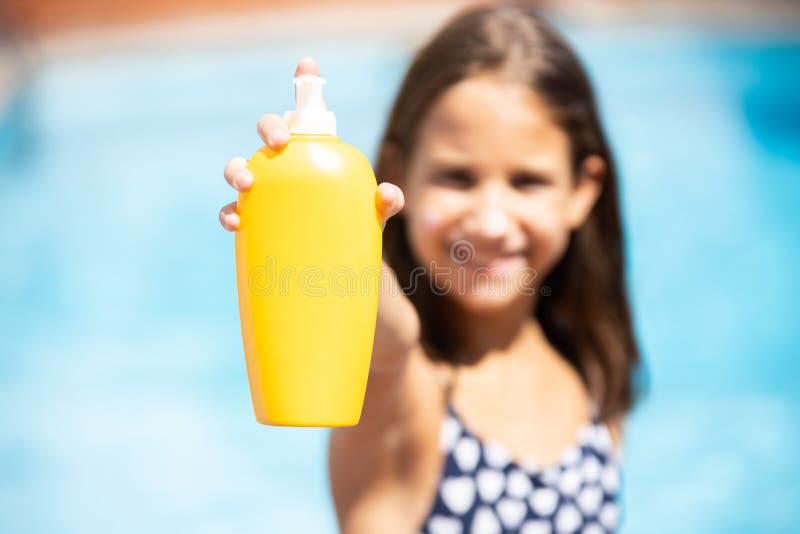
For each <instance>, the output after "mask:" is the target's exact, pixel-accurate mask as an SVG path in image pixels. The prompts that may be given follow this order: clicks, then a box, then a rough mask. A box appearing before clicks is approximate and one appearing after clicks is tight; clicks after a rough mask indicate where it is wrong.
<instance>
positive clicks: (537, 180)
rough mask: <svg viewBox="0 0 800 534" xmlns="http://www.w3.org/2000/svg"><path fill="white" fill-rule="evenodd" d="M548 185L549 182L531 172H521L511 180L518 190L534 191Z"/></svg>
mask: <svg viewBox="0 0 800 534" xmlns="http://www.w3.org/2000/svg"><path fill="white" fill-rule="evenodd" d="M546 183H547V180H546V179H545V178H544V177H542V176H539V175H536V174H532V173H529V172H520V173H517V174H515V175H514V176H513V177H512V178H511V185H513V186H514V187H516V188H517V189H533V188H535V187H539V186H542V185H545V184H546Z"/></svg>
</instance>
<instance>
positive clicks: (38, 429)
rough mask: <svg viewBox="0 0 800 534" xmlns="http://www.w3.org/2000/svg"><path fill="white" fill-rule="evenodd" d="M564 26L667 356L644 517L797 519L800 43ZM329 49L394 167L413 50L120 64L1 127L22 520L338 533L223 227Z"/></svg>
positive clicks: (332, 98) (72, 75)
mask: <svg viewBox="0 0 800 534" xmlns="http://www.w3.org/2000/svg"><path fill="white" fill-rule="evenodd" d="M567 30H568V32H569V35H570V37H572V39H573V40H574V41H575V42H576V44H577V45H578V48H579V50H580V51H581V52H582V54H583V55H584V58H585V59H586V61H587V63H588V65H589V67H590V71H591V73H592V75H593V77H594V79H595V82H596V84H597V88H598V91H599V96H600V101H601V107H602V110H603V115H604V117H605V119H606V124H607V127H608V129H609V132H610V134H611V139H612V144H613V147H614V149H615V152H616V155H617V157H618V160H619V164H620V168H621V174H622V177H623V205H624V215H625V224H626V230H627V236H628V239H629V241H628V252H629V266H630V275H631V276H630V286H631V291H632V296H633V304H634V311H635V316H636V323H637V327H638V333H639V337H640V341H641V344H642V348H643V352H644V355H645V357H646V359H647V362H648V364H649V368H650V381H651V393H650V395H649V397H648V398H647V399H646V401H645V402H644V403H643V404H642V406H641V407H640V409H638V410H637V411H636V412H635V414H634V415H633V417H632V420H631V423H630V432H629V435H628V436H627V449H626V461H627V472H626V477H625V480H624V484H625V506H626V508H625V511H624V519H623V532H631V533H637V532H704V533H735V532H742V533H745V532H756V531H758V532H786V531H788V530H790V529H791V528H792V527H793V526H794V525H795V524H796V522H797V521H798V519H800V512H798V509H797V503H798V502H800V482H798V481H799V480H800V458H798V456H797V450H798V443H800V423H799V422H798V414H799V413H800V389H798V388H797V377H798V376H799V374H800V373H799V372H800V363H798V359H797V358H796V355H797V354H798V351H797V348H796V347H797V345H798V343H800V333H799V332H800V320H799V319H798V317H800V309H799V308H800V306H798V304H797V303H796V299H795V298H794V297H795V296H796V295H799V294H800V291H798V289H799V288H798V285H799V284H798V281H797V278H796V276H795V273H797V272H800V214H799V213H798V209H797V208H798V205H800V204H799V203H798V201H800V104H798V98H797V95H800V38H798V37H791V36H790V35H783V36H781V34H777V35H776V34H774V33H773V32H772V31H771V30H770V29H764V30H750V31H748V32H746V33H744V32H732V31H731V32H726V31H722V30H711V29H708V28H702V27H691V26H675V25H665V26H661V27H659V28H644V29H642V28H638V29H637V28H630V29H628V30H626V31H618V30H617V29H613V30H612V29H606V30H593V31H589V30H587V29H585V28H567ZM794 33H795V35H798V34H800V32H794ZM306 54H311V55H314V56H315V57H317V58H318V59H319V61H320V63H321V65H322V67H323V70H324V74H325V75H326V76H327V77H328V78H329V80H330V83H329V86H328V93H327V95H328V102H329V105H330V107H331V108H332V109H333V110H335V111H336V113H337V118H338V120H339V130H340V134H341V135H342V136H343V137H344V138H345V139H346V140H348V141H349V142H351V143H352V144H354V145H355V146H357V147H359V148H360V149H362V150H363V151H364V152H365V153H366V154H369V155H374V152H375V148H376V143H377V140H378V137H379V135H380V132H381V128H382V126H383V121H384V120H385V117H386V115H387V111H388V107H389V105H390V103H391V98H392V96H393V91H394V89H395V88H396V87H397V84H398V83H399V80H400V77H401V76H402V74H403V69H404V67H405V65H406V62H407V61H408V55H407V53H406V52H405V51H403V50H401V49H399V48H397V47H393V46H389V45H387V46H375V45H374V44H370V46H365V44H364V43H363V42H359V41H356V40H353V41H346V40H337V41H336V42H335V43H333V42H329V41H328V42H325V41H320V42H316V43H311V44H306V45H305V46H304V47H302V48H300V47H299V46H298V45H297V43H290V44H286V45H285V46H284V48H283V49H281V50H279V51H278V52H274V53H264V52H262V51H260V50H259V49H257V48H255V47H249V46H237V47H230V48H226V49H215V50H204V51H195V52H187V51H179V50H176V51H173V52H170V51H162V53H159V54H157V55H156V54H152V55H146V54H136V55H135V54H129V55H124V54H115V55H106V56H102V55H101V56H96V57H93V58H85V59H80V60H78V59H74V60H70V61H62V62H59V63H55V64H48V65H44V66H43V67H42V68H41V69H39V70H38V71H37V72H36V75H35V77H33V78H32V79H31V80H30V83H28V84H27V85H26V86H25V88H24V91H23V93H22V94H21V95H20V98H19V99H18V100H17V104H16V105H15V107H14V112H13V113H11V114H9V115H8V116H7V117H6V118H5V120H4V125H3V127H2V128H0V131H3V132H4V134H3V136H2V137H0V139H2V143H4V144H5V148H6V150H0V155H2V158H3V159H2V160H0V227H2V233H1V234H0V250H2V258H3V261H2V263H0V295H2V301H3V303H4V305H3V307H2V309H0V324H2V325H3V326H2V336H0V339H2V340H1V341H0V347H2V355H3V357H2V359H1V360H0V398H1V399H2V402H0V425H2V427H3V432H2V433H0V472H1V473H3V474H2V476H0V531H2V532H14V533H23V532H25V533H39V532H42V533H45V532H48V533H49V532H60V533H72V532H75V533H78V532H80V533H93V532H98V533H99V532H117V533H126V532H144V531H154V532H176V533H178V532H192V533H204V532H241V533H248V532H263V531H267V532H334V531H335V518H334V513H333V509H332V505H331V502H330V498H329V495H328V489H327V481H326V480H327V479H326V467H325V466H326V462H325V460H326V459H325V439H326V436H327V434H326V432H325V431H324V430H317V429H288V428H270V427H263V426H260V425H257V424H256V423H255V422H254V419H253V415H252V409H251V406H250V399H249V393H248V389H247V380H246V375H245V368H244V359H243V354H242V349H241V338H240V332H239V324H238V309H237V305H236V289H235V278H234V257H233V239H232V236H231V235H229V234H227V233H226V232H224V231H223V230H222V229H221V228H220V227H219V224H218V222H217V217H216V214H217V211H218V209H219V207H220V206H221V205H222V204H223V203H225V202H228V201H229V200H231V199H233V195H232V194H231V191H230V190H229V188H228V187H227V185H226V184H225V183H224V181H223V180H222V168H223V165H224V163H225V162H226V161H227V160H228V159H229V158H230V157H231V156H233V155H245V156H249V155H250V153H252V152H253V151H255V150H256V149H257V148H258V146H259V143H258V137H257V135H256V133H255V121H256V119H257V118H258V117H259V116H260V115H261V114H262V113H264V112H267V111H278V112H282V111H283V110H284V109H287V108H288V107H289V106H290V105H291V93H290V91H289V90H288V89H287V87H288V83H287V82H288V76H289V75H290V73H291V72H292V69H293V67H294V63H295V61H296V59H297V58H299V57H301V56H302V55H306ZM254 65H259V67H258V68H257V69H254ZM237 78H238V79H241V80H242V82H239V83H232V82H231V80H233V79H237ZM354 88H369V90H360V91H359V90H354ZM8 147H13V150H12V149H10V148H8Z"/></svg>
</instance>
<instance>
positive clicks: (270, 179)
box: [235, 75, 382, 427]
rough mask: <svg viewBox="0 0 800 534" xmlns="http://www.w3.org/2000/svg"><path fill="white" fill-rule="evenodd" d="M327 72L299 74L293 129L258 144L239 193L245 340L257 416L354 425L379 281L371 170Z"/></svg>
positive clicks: (266, 420)
mask: <svg viewBox="0 0 800 534" xmlns="http://www.w3.org/2000/svg"><path fill="white" fill-rule="evenodd" d="M324 83H325V81H324V80H323V79H322V78H320V77H318V76H313V75H305V76H300V77H298V78H295V80H294V86H295V98H296V101H297V109H296V110H295V111H290V112H287V113H286V115H285V116H284V120H285V121H286V122H287V124H288V125H289V129H290V131H291V133H292V135H291V140H290V141H289V144H288V145H287V146H286V148H284V149H283V150H282V151H280V152H277V153H275V152H273V151H272V150H270V149H269V148H267V147H263V148H261V149H260V150H259V151H258V152H256V153H255V154H254V155H253V157H252V158H251V159H250V161H249V162H248V165H247V167H248V169H249V170H250V171H251V172H252V173H253V176H254V182H253V186H252V187H251V188H250V190H249V191H248V192H244V193H240V194H239V198H238V201H237V204H236V210H237V212H238V213H239V218H240V224H239V230H238V231H237V232H236V238H235V239H236V276H237V285H238V293H239V314H240V318H241V325H242V340H243V344H244V352H245V359H246V363H247V374H248V378H249V382H250V393H251V396H252V400H253V408H254V410H255V415H256V420H257V421H258V422H259V423H262V424H268V425H290V426H326V427H333V426H349V425H355V424H357V423H358V421H359V419H360V417H361V408H362V405H363V402H364V393H365V390H366V384H367V376H368V374H369V365H370V358H371V355H372V344H373V339H374V335H375V321H376V318H377V312H378V291H379V288H380V265H381V235H382V234H381V219H380V213H379V211H378V208H377V206H376V203H375V194H376V191H377V181H376V179H375V175H374V173H373V171H372V168H371V167H370V164H369V161H368V160H367V158H366V157H365V156H364V155H363V154H362V153H361V152H359V151H358V150H357V149H356V148H354V147H353V146H351V145H348V144H346V143H342V142H341V141H340V140H339V138H338V137H337V136H336V122H335V117H334V116H333V113H331V112H330V111H328V110H327V109H326V107H325V102H324V99H323V96H322V86H323V84H324Z"/></svg>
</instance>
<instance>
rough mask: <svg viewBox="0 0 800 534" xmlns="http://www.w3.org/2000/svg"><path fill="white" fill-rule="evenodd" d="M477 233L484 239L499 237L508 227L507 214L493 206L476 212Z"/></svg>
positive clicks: (503, 234)
mask: <svg viewBox="0 0 800 534" xmlns="http://www.w3.org/2000/svg"><path fill="white" fill-rule="evenodd" d="M477 219H478V233H479V234H480V235H481V237H484V238H486V239H500V238H502V237H503V236H505V235H506V232H508V227H509V220H508V215H507V214H506V213H505V211H503V210H502V209H500V208H497V207H493V208H488V209H484V210H481V211H480V212H479V213H478V217H477Z"/></svg>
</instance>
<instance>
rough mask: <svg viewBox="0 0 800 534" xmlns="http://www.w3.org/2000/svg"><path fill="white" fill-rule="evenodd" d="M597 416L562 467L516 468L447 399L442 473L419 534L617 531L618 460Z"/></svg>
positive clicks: (565, 456) (591, 533) (597, 533)
mask: <svg viewBox="0 0 800 534" xmlns="http://www.w3.org/2000/svg"><path fill="white" fill-rule="evenodd" d="M594 414H595V415H594V417H593V418H592V421H591V422H589V423H586V424H585V425H584V426H582V427H581V428H580V430H579V432H578V439H577V441H576V443H575V444H574V445H572V446H570V447H569V448H567V449H566V450H565V451H564V452H563V454H562V456H561V460H560V462H559V463H557V464H555V465H552V466H549V467H547V468H546V469H539V468H537V467H535V466H530V465H519V464H517V463H516V462H514V461H513V460H512V459H511V456H510V454H509V451H508V450H507V449H506V448H505V447H504V446H503V445H501V444H499V443H496V442H490V441H488V440H487V441H485V442H482V441H481V440H480V439H479V438H478V437H477V436H476V435H475V434H473V433H472V432H470V430H469V429H468V428H466V427H465V426H464V424H463V422H462V421H461V419H460V418H459V416H458V414H457V413H456V411H455V410H454V409H453V406H452V403H451V402H449V401H448V402H447V417H446V418H445V421H444V423H443V425H442V428H441V435H440V436H441V439H440V447H441V449H442V451H443V453H445V454H446V460H445V466H444V472H443V474H442V478H441V480H440V482H439V487H438V489H437V492H436V498H435V501H434V505H433V508H432V509H431V511H430V512H429V514H428V517H427V518H426V520H425V521H424V522H423V526H422V528H421V529H420V531H419V532H420V534H505V533H510V532H515V533H519V534H551V533H552V534H561V533H580V534H603V533H610V532H614V531H615V530H616V528H617V522H618V515H619V508H618V507H619V499H618V495H619V485H620V469H619V465H620V460H621V454H620V451H619V449H618V448H617V447H616V446H615V445H614V444H613V442H612V440H611V436H610V434H609V431H608V428H607V427H606V425H605V424H603V423H601V422H600V421H599V419H598V417H597V411H596V410H595V411H594Z"/></svg>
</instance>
